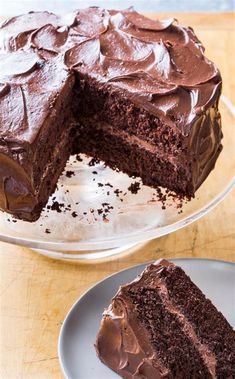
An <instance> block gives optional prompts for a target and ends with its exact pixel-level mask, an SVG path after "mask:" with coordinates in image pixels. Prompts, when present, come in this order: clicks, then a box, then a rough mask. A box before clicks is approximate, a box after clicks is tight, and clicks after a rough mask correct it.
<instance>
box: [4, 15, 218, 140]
mask: <svg viewBox="0 0 235 379" xmlns="http://www.w3.org/2000/svg"><path fill="white" fill-rule="evenodd" d="M0 48H1V54H2V57H1V59H3V61H2V62H3V63H2V64H1V69H2V68H3V71H2V72H0V85H1V87H0V88H4V90H3V91H2V90H1V92H0V102H1V109H5V103H8V102H9V101H8V100H9V94H8V95H7V92H6V90H5V89H6V86H9V85H10V86H11V88H13V87H14V86H17V88H18V89H17V90H19V85H20V84H21V81H24V82H27V81H28V82H30V81H31V80H32V71H34V72H35V68H36V67H37V68H38V67H42V66H43V63H44V65H47V64H48V62H50V64H55V63H54V62H57V66H58V67H57V70H54V71H53V70H52V72H50V73H49V74H48V75H47V79H48V87H49V86H50V88H52V90H54V89H55V90H56V91H59V88H56V86H55V80H56V79H54V78H53V79H52V76H56V77H57V76H58V75H59V76H60V75H61V74H59V73H58V74H56V75H55V73H57V72H58V70H59V71H61V72H65V71H66V70H67V72H70V71H78V72H79V73H81V74H85V75H86V74H89V76H90V77H93V78H94V79H96V80H97V81H98V82H99V83H100V85H103V84H104V85H108V86H109V85H110V88H111V89H112V90H115V89H117V90H119V91H123V93H125V96H126V95H127V96H128V97H130V98H131V99H132V100H133V102H136V103H137V104H138V105H139V106H141V107H143V108H145V109H147V110H148V111H150V112H151V113H153V114H155V115H156V116H158V117H161V118H163V120H164V121H165V123H167V124H172V125H176V126H177V127H178V128H179V130H180V131H181V132H182V133H183V134H185V135H187V134H188V133H189V132H190V125H191V124H192V123H193V121H194V120H195V118H197V117H198V115H200V114H202V113H203V112H204V111H205V110H207V109H208V108H209V107H210V106H211V105H212V104H213V103H214V102H215V100H216V99H217V97H218V94H219V93H220V89H221V76H220V73H219V71H218V69H217V68H216V66H215V65H214V64H213V63H212V62H211V61H210V60H208V59H207V58H206V57H205V55H204V48H203V46H202V44H201V43H200V41H199V40H198V39H197V37H196V36H195V34H194V32H193V30H192V29H191V28H185V27H181V26H179V25H178V24H177V21H176V20H175V19H170V20H164V21H154V20H150V19H148V18H146V17H144V16H142V15H140V14H138V13H137V12H135V11H134V9H133V8H130V9H127V10H124V11H113V10H104V9H101V8H97V7H91V8H87V9H81V10H77V11H75V12H74V13H71V14H67V15H63V16H58V15H55V14H53V13H49V12H30V13H28V14H24V15H21V16H18V17H13V18H11V19H9V20H7V21H5V22H4V23H3V24H2V26H1V28H0ZM24 52H25V53H24ZM26 53H27V54H28V57H27V58H26V55H25V54H26ZM4 55H5V56H6V57H5V58H4ZM12 60H13V62H15V64H13V65H12V64H11V65H12V66H14V70H16V72H13V73H12V72H10V71H8V68H9V64H8V62H9V63H10V62H11V61H12ZM51 62H53V63H51ZM21 71H22V72H21ZM39 71H40V70H39ZM65 76H66V75H65ZM36 77H37V78H36ZM60 79H61V78H60ZM60 79H59V80H57V83H58V84H59V85H58V87H60V85H61V82H60ZM51 80H52V83H51ZM34 81H35V83H36V84H35V86H36V92H37V93H40V96H41V93H42V92H43V91H41V87H42V86H43V85H44V84H45V83H44V81H43V79H41V76H40V74H37V75H36V76H35V79H34ZM29 87H30V86H29ZM27 91H29V92H30V91H31V87H30V89H29V90H28V88H27V89H25V90H24V91H23V92H24V94H26V92H27ZM6 96H8V100H7V101H5V97H6ZM14 96H15V95H14ZM22 99H23V98H21V100H20V101H19V104H21V103H22V104H23V103H24V104H25V102H24V100H22ZM2 104H3V106H2ZM6 111H7V112H8V109H6ZM1 125H2V122H1ZM0 133H2V131H0Z"/></svg>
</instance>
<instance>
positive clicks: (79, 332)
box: [58, 259, 235, 379]
mask: <svg viewBox="0 0 235 379" xmlns="http://www.w3.org/2000/svg"><path fill="white" fill-rule="evenodd" d="M172 261H174V262H175V263H176V264H177V265H178V266H181V267H182V268H183V269H184V270H185V272H186V273H187V274H188V275H189V276H190V277H191V279H192V280H193V282H194V283H195V284H197V285H198V287H199V288H200V289H201V290H202V291H203V292H204V294H205V295H206V296H207V297H208V298H209V299H211V300H212V302H213V304H214V305H215V306H216V307H217V309H218V310H220V311H221V312H222V313H223V315H224V316H225V317H226V319H227V320H228V321H229V323H230V324H231V325H232V326H233V327H234V328H235V312H234V309H235V264H233V263H228V262H223V261H215V260H209V259H173V260H172ZM145 267H146V264H142V265H139V266H136V267H132V268H129V269H127V270H124V271H121V272H118V273H117V274H114V275H112V276H110V277H108V278H106V279H104V280H103V281H101V282H99V283H98V284H96V285H95V286H94V287H92V288H91V289H90V290H89V291H88V292H86V293H85V294H84V295H83V296H82V297H81V298H80V299H79V300H78V301H77V302H76V303H75V304H74V306H73V307H72V309H71V310H70V312H69V313H68V315H67V317H66V319H65V321H64V323H63V325H62V328H61V332H60V337H59V345H58V348H59V360H60V364H61V367H62V371H63V373H64V376H65V377H66V378H68V379H116V378H117V379H118V378H120V377H119V376H118V375H116V374H115V373H114V372H113V371H111V370H110V369H109V368H107V367H106V366H105V365H103V364H102V363H101V362H100V360H99V359H98V358H97V356H96V352H95V348H94V343H95V339H96V334H97V332H98V329H99V325H100V321H101V318H102V313H103V311H104V308H105V307H107V306H108V305H109V304H110V302H111V299H112V297H113V296H114V295H115V293H116V292H117V290H118V287H119V286H120V285H121V284H125V283H127V282H130V281H131V280H133V279H134V278H135V277H136V276H137V275H138V274H139V273H141V272H142V271H143V269H144V268H145Z"/></svg>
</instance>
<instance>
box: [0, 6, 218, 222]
mask: <svg viewBox="0 0 235 379" xmlns="http://www.w3.org/2000/svg"><path fill="white" fill-rule="evenodd" d="M0 48H1V50H0V51H1V56H2V59H1V63H0V86H1V87H0V90H1V93H0V106H1V120H0V146H1V147H0V149H1V150H0V151H1V153H2V154H1V157H2V159H1V158H0V160H2V161H3V162H4V163H3V164H2V167H5V166H6V170H8V172H11V174H10V175H9V177H7V175H6V170H5V168H4V169H2V170H1V174H0V178H1V180H0V181H1V187H0V188H1V190H0V192H1V200H0V207H1V209H3V210H6V211H9V212H11V213H13V214H14V215H15V216H16V217H20V218H23V219H28V220H33V219H36V218H37V217H38V216H39V213H40V209H41V208H42V206H43V204H45V202H46V199H47V198H48V196H49V194H50V193H51V192H52V191H53V189H54V187H55V185H54V184H53V185H52V184H49V187H50V190H48V191H46V190H45V186H41V185H40V183H41V181H42V180H46V179H42V178H44V177H45V175H46V174H43V172H47V169H46V166H47V164H48V165H50V164H51V163H52V160H53V158H52V157H53V156H55V153H54V148H55V144H54V141H56V143H58V145H60V140H61V136H62V134H63V133H64V134H63V135H65V134H66V133H67V132H66V131H68V133H67V134H68V135H70V133H69V129H72V128H73V126H74V124H76V123H77V138H76V137H75V138H74V139H73V141H72V142H71V141H70V138H69V137H68V138H67V139H66V141H67V142H66V143H64V148H63V149H64V150H65V151H62V150H61V157H63V159H62V161H63V162H65V160H66V159H67V157H68V155H69V150H70V148H71V147H73V149H74V150H75V151H76V152H77V153H79V152H81V145H82V151H83V152H85V153H87V154H89V153H90V152H91V150H92V151H94V153H95V154H96V155H98V157H101V158H102V159H103V160H104V161H105V162H106V163H108V164H111V162H114V161H115V162H114V164H111V166H112V167H114V166H115V167H117V168H119V169H120V170H123V171H124V172H127V173H129V172H133V171H134V172H135V173H136V175H137V176H141V177H142V179H143V181H144V182H145V183H146V184H149V185H151V186H153V187H156V186H157V185H161V186H165V187H168V188H170V189H173V190H175V191H176V192H178V193H180V194H182V193H183V194H184V195H187V196H189V197H191V196H193V195H194V193H195V190H196V189H197V188H198V187H199V185H200V184H201V183H202V181H203V180H204V179H205V178H206V176H207V175H208V173H209V172H210V171H211V170H212V168H213V167H214V164H215V161H216V159H217V157H218V155H219V152H220V151H221V138H222V133H221V127H220V114H219V112H218V100H219V96H220V92H221V76H220V73H219V71H218V69H217V68H216V66H215V65H214V64H213V63H212V62H211V61H209V60H208V59H207V58H206V57H205V55H204V48H203V46H202V44H201V43H200V41H199V40H198V39H197V37H196V36H195V34H194V32H193V30H192V29H191V28H186V27H181V26H179V25H178V24H177V22H176V20H174V19H170V20H165V21H153V20H150V19H148V18H146V17H144V16H142V15H140V14H138V13H137V12H135V11H134V10H133V9H132V8H130V9H128V10H124V11H113V10H109V11H108V10H104V9H100V8H97V7H91V8H87V9H84V10H77V11H75V12H73V13H71V14H68V15H64V16H57V15H55V14H53V13H48V12H30V13H28V14H25V15H21V16H18V17H13V18H11V19H10V20H7V21H6V22H5V23H3V25H2V26H1V28H0ZM12 70H13V71H12ZM14 104H15V106H14ZM72 113H73V118H74V121H73V122H71V120H70V116H72ZM67 115H69V117H67ZM81 120H83V121H82V122H81ZM84 120H89V121H88V124H83V122H84ZM91 122H93V129H94V131H97V136H98V135H100V138H104V139H105V140H108V138H109V136H110V127H108V128H107V130H106V129H105V128H103V131H102V133H100V127H99V125H101V124H102V125H110V126H111V127H112V128H113V130H115V133H113V134H112V143H113V144H114V145H115V152H116V151H117V146H118V144H120V151H119V159H116V158H115V157H116V155H115V156H114V155H113V156H112V153H111V150H112V147H111V146H110V148H109V147H108V146H105V147H104V150H103V149H102V145H103V146H104V145H105V144H102V141H97V147H94V143H93V140H92V136H91V127H90V125H91ZM27 123H28V124H29V125H28V124H27ZM81 124H83V126H82V128H81V127H80V125H81ZM16 125H18V126H16ZM22 125H23V126H22ZM96 125H97V130H96ZM64 129H65V130H66V131H65V132H64ZM119 132H120V133H121V132H125V133H127V135H128V136H130V138H131V137H132V136H134V137H136V138H138V139H140V140H141V141H142V142H143V143H145V142H146V143H148V144H151V146H153V147H154V148H155V150H154V148H153V150H154V151H155V153H153V152H152V153H151V162H150V164H149V165H148V162H147V161H146V162H145V168H144V175H143V168H141V167H139V165H138V161H139V159H142V158H140V156H141V154H142V153H143V151H144V150H145V148H144V144H142V145H141V146H142V148H141V154H140V155H139V152H138V153H136V144H134V151H133V153H132V154H133V155H135V156H136V159H135V160H134V162H136V166H135V167H133V168H131V169H130V168H128V167H127V168H126V164H125V162H122V159H121V156H120V154H122V153H123V151H126V150H127V149H129V150H131V149H132V145H133V144H128V146H127V144H126V142H125V140H124V139H122V138H121V137H120V136H119ZM101 134H102V135H101ZM73 135H74V136H75V135H76V130H73ZM89 136H91V141H90V139H89ZM115 136H116V137H115ZM115 138H116V139H115ZM11 140H13V141H17V145H16V146H17V148H18V149H20V150H21V158H20V160H19V159H18V158H16V159H15V158H14V159H13V158H12V157H13V155H14V156H15V151H14V149H13V148H12V142H11ZM82 141H87V144H86V146H85V145H84V143H83V142H82ZM14 143H15V142H14ZM61 143H62V142H61ZM26 145H27V147H26V148H25V146H26ZM62 145H63V143H62ZM62 145H60V146H62ZM69 145H70V147H69ZM91 145H92V149H91ZM3 146H4V147H3ZM6 146H7V148H6ZM44 150H46V153H45V151H44ZM106 152H107V154H106ZM30 154H31V155H32V156H33V158H32V156H31V155H30ZM149 154H150V153H149V150H148V149H146V151H145V159H147V160H148V159H150V155H149ZM159 156H161V159H160V158H159ZM138 157H139V158H138ZM163 157H164V158H163ZM9 160H10V162H12V161H14V162H17V165H16V166H15V164H13V165H12V167H11V169H8V166H9ZM123 160H124V161H125V154H124V155H123ZM169 160H170V164H168V162H169ZM62 161H61V162H62ZM152 161H153V163H152ZM173 161H174V162H173ZM6 162H7V163H6ZM29 162H30V163H29ZM18 166H19V167H20V169H19V170H18V169H17V170H18V171H17V170H16V167H18ZM62 166H63V164H62V163H61V165H58V167H56V164H55V177H53V178H52V177H51V179H48V183H49V182H50V180H51V181H52V182H53V183H54V182H55V178H58V175H59V173H60V172H61V170H62ZM153 169H154V170H155V171H154V172H152V170H153ZM9 170H10V171H9ZM16 171H17V172H16ZM13 172H14V175H13ZM25 172H26V174H25ZM43 175H44V176H43ZM172 175H173V176H172ZM24 176H25V178H24V179H22V178H23V177H24ZM52 176H53V175H52ZM6 177H7V178H8V179H7V182H11V181H14V183H16V185H15V184H14V186H13V185H11V184H8V185H5V181H6ZM20 178H21V179H20ZM26 178H27V180H26ZM26 182H27V184H25V183H26ZM17 183H18V184H17ZM22 183H24V184H23V185H22ZM172 183H173V185H172ZM9 187H11V189H10V191H9ZM13 187H14V188H15V189H14V191H12V188H13ZM49 187H48V188H49ZM40 188H41V189H40ZM42 188H44V190H43V191H44V193H42ZM11 192H12V193H11ZM18 198H19V199H18ZM39 198H40V199H43V200H39ZM17 199H18V200H17ZM35 209H37V212H35V211H34V210H35Z"/></svg>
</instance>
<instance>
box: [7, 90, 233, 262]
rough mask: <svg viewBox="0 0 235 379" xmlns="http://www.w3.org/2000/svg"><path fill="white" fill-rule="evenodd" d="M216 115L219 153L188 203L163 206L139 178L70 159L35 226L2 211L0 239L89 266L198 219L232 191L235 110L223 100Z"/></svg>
mask: <svg viewBox="0 0 235 379" xmlns="http://www.w3.org/2000/svg"><path fill="white" fill-rule="evenodd" d="M220 111H221V114H222V123H223V124H222V128H223V133H224V138H223V150H222V153H221V154H220V156H219V158H218V161H217V163H216V167H215V169H214V170H213V171H212V172H211V173H210V175H209V176H208V178H207V179H206V181H205V182H204V183H203V184H202V185H201V187H200V188H199V190H198V191H197V192H196V196H195V198H194V199H192V200H191V201H189V202H184V203H183V204H182V203H180V202H179V200H175V199H174V198H172V197H170V196H168V197H167V199H166V201H165V202H164V204H163V203H162V201H160V200H159V195H158V194H157V192H156V191H155V190H153V189H152V188H149V187H147V186H143V185H141V184H140V188H139V189H138V183H140V180H139V179H138V178H137V179H133V178H129V177H128V176H127V175H125V174H123V173H120V172H116V171H113V170H111V169H110V168H108V167H105V165H104V164H103V163H102V162H100V163H97V162H93V161H92V162H91V158H87V157H85V156H81V158H82V159H83V160H82V161H80V159H79V157H75V156H72V157H71V158H70V160H69V162H68V164H67V167H66V169H65V172H64V173H63V175H62V176H61V178H60V180H59V183H58V189H57V190H56V192H55V193H54V194H53V195H52V196H51V198H50V200H49V202H48V206H47V207H46V209H44V211H43V213H42V215H41V217H40V219H39V220H38V221H37V222H34V223H28V222H24V221H19V220H17V221H16V220H14V219H13V218H12V217H11V216H9V215H8V214H7V213H4V212H0V240H1V241H4V242H9V243H13V244H16V245H22V246H27V247H30V248H32V249H34V250H35V251H37V252H39V253H41V254H44V255H46V256H48V257H52V258H57V259H68V260H79V261H88V260H89V261H92V260H96V259H105V258H107V257H111V256H114V257H115V256H117V255H120V254H123V253H128V252H130V251H133V250H134V249H135V248H136V247H138V245H139V244H141V243H145V242H147V241H149V240H151V239H154V238H157V237H160V236H163V235H166V234H168V233H172V232H174V231H176V230H178V229H180V228H182V227H184V226H186V225H188V224H190V223H192V222H193V221H196V220H198V219H199V218H200V217H202V216H204V215H205V214H206V213H208V212H209V211H210V210H212V209H213V208H214V207H215V206H216V205H218V204H219V203H220V201H222V200H223V199H224V197H225V196H226V195H227V194H228V193H229V191H231V189H232V188H233V187H234V186H235V110H234V107H233V106H232V104H231V103H230V101H229V100H228V99H227V98H226V97H224V96H223V97H222V101H221V103H220ZM136 183H137V184H136ZM130 186H131V188H130ZM133 192H137V193H133ZM162 193H163V194H164V190H162ZM163 208H165V209H163Z"/></svg>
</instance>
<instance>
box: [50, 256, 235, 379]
mask: <svg viewBox="0 0 235 379" xmlns="http://www.w3.org/2000/svg"><path fill="white" fill-rule="evenodd" d="M160 259H167V260H169V261H170V262H177V261H192V262H193V261H207V262H214V263H223V264H226V265H228V266H232V267H233V268H234V269H235V262H231V261H226V260H223V259H213V258H197V257H194V258H191V257H182V258H180V257H177V258H158V259H155V260H150V261H147V262H143V263H138V264H136V265H134V266H130V267H127V268H124V269H122V270H119V271H117V272H114V273H113V274H111V275H108V276H106V277H105V278H103V279H101V280H99V281H98V282H96V283H95V284H93V285H92V286H90V287H89V288H88V289H87V290H86V291H85V292H84V293H83V294H82V295H81V296H80V297H79V298H78V299H77V300H76V301H75V302H74V303H73V304H72V306H71V307H70V309H69V310H68V312H67V314H66V316H65V318H64V320H63V322H62V325H61V327H60V332H59V337H58V343H57V353H58V360H59V365H60V368H61V371H62V374H63V375H64V377H65V378H69V377H68V375H67V373H66V372H65V367H64V365H63V359H62V339H63V335H64V330H65V326H66V323H67V321H68V319H69V317H70V315H71V314H72V312H73V311H74V309H75V308H76V307H77V305H78V304H79V303H80V302H81V301H82V300H83V299H84V298H85V297H86V296H87V294H88V293H89V292H91V291H92V290H94V288H95V287H97V286H99V285H100V284H102V283H103V282H105V281H106V280H107V279H110V278H112V277H114V276H116V275H119V274H121V273H123V272H126V271H129V270H131V269H138V268H139V267H142V266H145V267H146V266H147V265H149V264H151V263H154V262H156V261H158V260H160Z"/></svg>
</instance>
